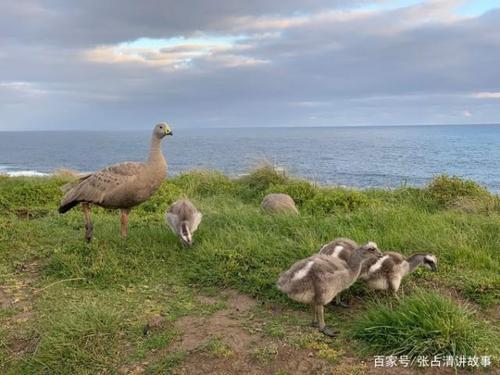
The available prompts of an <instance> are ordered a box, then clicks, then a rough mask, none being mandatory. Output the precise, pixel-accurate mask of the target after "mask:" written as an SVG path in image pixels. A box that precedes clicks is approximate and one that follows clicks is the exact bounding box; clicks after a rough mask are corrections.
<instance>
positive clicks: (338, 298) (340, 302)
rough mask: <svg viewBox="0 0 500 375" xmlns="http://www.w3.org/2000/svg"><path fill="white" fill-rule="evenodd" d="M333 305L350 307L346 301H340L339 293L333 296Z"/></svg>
mask: <svg viewBox="0 0 500 375" xmlns="http://www.w3.org/2000/svg"><path fill="white" fill-rule="evenodd" d="M335 305H337V306H340V307H343V308H345V309H348V308H349V307H351V306H349V304H348V303H347V302H344V301H342V298H341V297H340V294H337V295H336V296H335Z"/></svg>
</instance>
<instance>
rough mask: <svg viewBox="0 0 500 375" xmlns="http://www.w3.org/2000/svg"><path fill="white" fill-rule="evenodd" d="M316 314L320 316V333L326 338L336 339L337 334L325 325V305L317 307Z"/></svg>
mask: <svg viewBox="0 0 500 375" xmlns="http://www.w3.org/2000/svg"><path fill="white" fill-rule="evenodd" d="M316 314H317V315H318V320H319V327H318V328H319V331H320V332H321V333H323V334H324V335H326V336H329V337H334V336H335V335H336V334H337V332H333V331H332V330H331V329H330V328H328V327H327V326H326V324H325V308H324V306H323V305H316Z"/></svg>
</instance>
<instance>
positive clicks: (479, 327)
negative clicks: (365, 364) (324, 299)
mask: <svg viewBox="0 0 500 375" xmlns="http://www.w3.org/2000/svg"><path fill="white" fill-rule="evenodd" d="M350 331H351V334H352V336H353V337H354V338H355V339H357V340H359V341H360V343H362V344H363V345H362V351H363V352H364V353H365V354H368V353H372V354H377V355H408V356H409V357H411V358H414V357H416V356H431V357H432V356H435V355H442V356H447V355H453V356H455V355H466V356H467V355H478V354H481V353H483V354H486V353H488V354H491V353H489V352H488V350H490V349H492V348H493V347H494V343H490V344H489V345H491V346H492V348H488V347H487V346H486V345H487V344H486V342H487V341H486V340H487V339H486V338H488V337H490V335H489V334H488V330H487V328H486V327H485V326H484V324H481V323H480V322H479V320H478V319H477V318H476V317H475V316H474V314H473V312H472V310H471V309H470V308H469V307H467V306H460V305H457V304H456V303H455V302H453V301H452V300H451V299H449V298H445V297H443V296H441V295H439V294H437V293H434V292H422V291H420V292H417V293H416V294H414V295H412V296H409V297H405V298H403V299H402V300H401V301H400V302H399V303H398V304H397V305H396V306H393V307H391V306H390V305H387V304H384V303H375V304H372V306H369V307H368V309H367V311H366V312H365V313H364V314H362V315H361V316H359V317H358V318H356V319H355V321H354V322H353V324H352V327H351V328H350Z"/></svg>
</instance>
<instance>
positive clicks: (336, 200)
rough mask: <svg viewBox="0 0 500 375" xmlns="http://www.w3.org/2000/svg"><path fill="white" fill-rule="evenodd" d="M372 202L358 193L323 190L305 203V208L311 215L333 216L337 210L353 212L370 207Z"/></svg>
mask: <svg viewBox="0 0 500 375" xmlns="http://www.w3.org/2000/svg"><path fill="white" fill-rule="evenodd" d="M370 203H372V200H371V199H370V198H368V196H367V195H366V194H365V193H363V192H360V191H356V190H346V189H324V190H320V191H318V192H317V193H316V195H315V196H314V197H313V198H312V199H310V200H309V201H307V203H306V205H305V208H306V210H307V211H309V212H311V213H322V214H333V213H334V212H336V211H338V210H346V211H354V210H356V209H358V208H360V207H365V206H368V205H370Z"/></svg>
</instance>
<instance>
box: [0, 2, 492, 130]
mask: <svg viewBox="0 0 500 375" xmlns="http://www.w3.org/2000/svg"><path fill="white" fill-rule="evenodd" d="M0 46H1V49H0V130H33V129H127V130H128V129H147V128H150V127H151V125H152V124H154V123H156V122H159V121H167V122H169V123H170V124H171V125H172V127H173V128H174V129H175V128H181V127H228V126H247V127H257V126H304V127H313V126H350V125H398V124H402V125H406V124H468V123H470V124H477V123H500V68H499V67H500V1H499V0H488V1H483V0H476V1H457V0H430V1H411V0H392V1H391V0H385V1H384V0H379V1H356V0H345V1H343V0H338V1H326V0H302V1H299V0H287V1H283V0H253V1H250V0H245V1H243V0H231V1H228V0H203V1H200V0H198V1H195V0H183V1H177V0H165V1H160V0H142V1H136V0H133V1H132V0H129V1H124V0H106V1H104V0H95V1H93V0H81V1H65V0H19V1H8V0H3V1H1V2H0Z"/></svg>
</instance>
